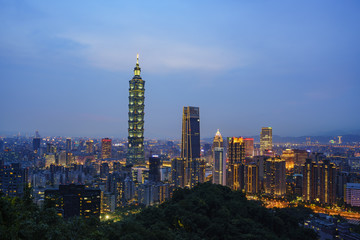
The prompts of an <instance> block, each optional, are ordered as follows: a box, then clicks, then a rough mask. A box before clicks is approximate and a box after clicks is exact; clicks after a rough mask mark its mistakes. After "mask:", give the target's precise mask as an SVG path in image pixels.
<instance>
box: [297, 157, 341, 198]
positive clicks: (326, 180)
mask: <svg viewBox="0 0 360 240" xmlns="http://www.w3.org/2000/svg"><path fill="white" fill-rule="evenodd" d="M337 173H338V169H337V167H336V165H335V164H333V163H330V161H329V160H328V159H325V160H323V161H322V162H318V163H317V162H315V161H313V160H311V159H306V163H305V165H304V166H303V200H304V201H307V202H315V201H316V202H320V203H323V204H333V203H335V200H336V177H337Z"/></svg>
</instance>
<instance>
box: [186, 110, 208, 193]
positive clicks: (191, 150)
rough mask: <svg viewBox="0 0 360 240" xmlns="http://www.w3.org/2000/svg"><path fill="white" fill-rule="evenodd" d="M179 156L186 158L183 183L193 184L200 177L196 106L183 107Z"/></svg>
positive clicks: (198, 125) (198, 130)
mask: <svg viewBox="0 0 360 240" xmlns="http://www.w3.org/2000/svg"><path fill="white" fill-rule="evenodd" d="M181 158H183V159H185V160H186V163H185V167H186V171H185V185H188V186H190V187H193V186H195V185H196V184H197V183H198V182H199V181H201V179H202V178H205V177H202V176H201V174H202V173H203V171H201V169H200V167H201V165H202V163H201V160H200V113H199V108H198V107H190V106H189V107H184V108H183V116H182V134H181Z"/></svg>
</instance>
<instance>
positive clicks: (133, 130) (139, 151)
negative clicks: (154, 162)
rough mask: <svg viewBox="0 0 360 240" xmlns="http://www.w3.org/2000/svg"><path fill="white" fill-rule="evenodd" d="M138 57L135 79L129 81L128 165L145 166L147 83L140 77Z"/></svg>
mask: <svg viewBox="0 0 360 240" xmlns="http://www.w3.org/2000/svg"><path fill="white" fill-rule="evenodd" d="M140 72H141V69H140V67H139V55H137V61H136V66H135V68H134V77H133V78H132V79H131V80H130V81H129V85H130V87H129V122H128V123H129V128H128V144H129V145H128V153H127V160H126V163H127V164H134V165H138V164H145V154H144V108H145V103H144V102H145V81H144V80H142V78H141V77H140Z"/></svg>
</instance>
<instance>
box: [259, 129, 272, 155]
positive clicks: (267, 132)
mask: <svg viewBox="0 0 360 240" xmlns="http://www.w3.org/2000/svg"><path fill="white" fill-rule="evenodd" d="M265 150H272V128H271V127H263V128H262V129H261V133H260V154H262V155H263V154H264V153H265Z"/></svg>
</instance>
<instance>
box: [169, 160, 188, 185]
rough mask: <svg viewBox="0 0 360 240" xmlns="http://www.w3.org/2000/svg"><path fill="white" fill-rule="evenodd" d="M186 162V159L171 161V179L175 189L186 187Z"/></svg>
mask: <svg viewBox="0 0 360 240" xmlns="http://www.w3.org/2000/svg"><path fill="white" fill-rule="evenodd" d="M186 162H187V161H186V159H184V158H174V159H172V160H171V179H172V183H173V184H174V186H175V187H180V188H183V187H185V172H186Z"/></svg>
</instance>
